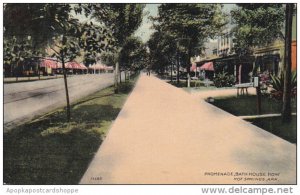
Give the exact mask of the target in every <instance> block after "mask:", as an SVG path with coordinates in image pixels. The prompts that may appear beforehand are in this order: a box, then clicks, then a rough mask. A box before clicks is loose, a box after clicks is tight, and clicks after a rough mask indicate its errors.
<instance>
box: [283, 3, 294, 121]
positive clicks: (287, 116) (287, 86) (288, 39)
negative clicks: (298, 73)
mask: <svg viewBox="0 0 300 195" xmlns="http://www.w3.org/2000/svg"><path fill="white" fill-rule="evenodd" d="M293 8H294V4H292V3H287V4H286V12H285V14H286V15H285V44H284V45H285V46H284V68H283V70H284V82H283V96H282V122H283V123H288V122H290V121H291V120H292V116H291V74H292V73H291V62H292V60H291V55H292V54H291V53H292V52H291V46H292V44H291V43H292V23H293Z"/></svg>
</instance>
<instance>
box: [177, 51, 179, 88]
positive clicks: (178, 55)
mask: <svg viewBox="0 0 300 195" xmlns="http://www.w3.org/2000/svg"><path fill="white" fill-rule="evenodd" d="M176 74H177V75H176V79H177V85H179V55H178V54H177V73H176Z"/></svg>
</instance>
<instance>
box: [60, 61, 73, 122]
mask: <svg viewBox="0 0 300 195" xmlns="http://www.w3.org/2000/svg"><path fill="white" fill-rule="evenodd" d="M62 67H63V73H64V83H65V92H66V99H67V120H68V122H69V121H70V119H71V110H70V100H69V90H68V81H67V72H66V68H65V61H64V57H62Z"/></svg>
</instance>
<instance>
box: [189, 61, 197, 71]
mask: <svg viewBox="0 0 300 195" xmlns="http://www.w3.org/2000/svg"><path fill="white" fill-rule="evenodd" d="M196 68H197V65H196V63H192V66H191V67H190V71H195V70H196Z"/></svg>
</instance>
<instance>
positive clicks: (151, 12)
mask: <svg viewBox="0 0 300 195" xmlns="http://www.w3.org/2000/svg"><path fill="white" fill-rule="evenodd" d="M159 5H160V4H146V7H145V8H144V10H143V14H144V17H143V21H142V24H141V26H140V27H139V28H138V29H137V30H136V32H135V35H136V36H139V37H141V39H142V41H143V42H144V43H146V42H147V41H148V40H149V38H150V36H151V34H152V33H153V32H154V29H152V28H151V27H152V21H151V20H149V18H148V17H149V16H157V15H158V6H159ZM233 7H235V4H224V7H223V10H224V11H225V12H227V13H228V12H229V11H230V10H231V9H232V8H233ZM74 16H75V17H76V18H78V19H79V20H80V21H82V22H86V21H90V20H91V19H89V18H86V17H85V16H84V15H81V14H79V15H76V14H75V13H74ZM92 21H93V22H94V23H97V22H96V21H95V20H92Z"/></svg>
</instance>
